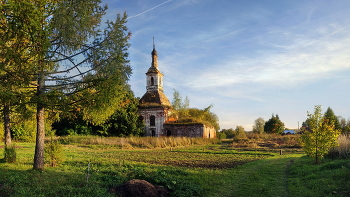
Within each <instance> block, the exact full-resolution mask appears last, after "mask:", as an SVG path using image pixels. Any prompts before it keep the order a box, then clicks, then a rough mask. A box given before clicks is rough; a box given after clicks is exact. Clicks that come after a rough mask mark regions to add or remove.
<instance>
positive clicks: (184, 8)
mask: <svg viewBox="0 0 350 197" xmlns="http://www.w3.org/2000/svg"><path fill="white" fill-rule="evenodd" d="M102 2H103V3H104V4H108V6H109V10H108V12H107V15H106V17H107V18H109V19H113V18H115V16H116V13H122V12H124V11H126V12H127V14H128V16H129V19H128V23H127V26H128V28H129V30H130V31H131V33H132V38H131V40H130V44H131V47H130V48H129V53H130V56H129V60H130V64H131V66H132V68H133V75H132V77H131V79H130V82H129V83H130V85H131V88H132V90H133V91H134V93H135V96H137V97H141V96H142V95H143V94H144V93H145V92H146V76H145V73H146V72H147V69H148V68H149V67H150V66H151V51H152V37H154V38H155V44H156V49H157V51H158V60H159V69H160V70H161V72H162V73H163V74H164V75H165V76H164V93H165V94H166V95H167V96H168V98H169V99H170V101H171V100H172V94H173V89H176V90H178V91H179V92H180V94H181V95H182V96H183V97H185V96H188V98H189V100H190V107H193V108H200V109H203V108H205V107H207V106H209V105H210V104H213V105H214V107H213V108H212V111H213V112H214V113H216V114H217V115H218V117H219V120H220V127H221V129H228V128H236V126H238V125H239V126H243V127H244V128H245V130H246V131H250V130H251V129H252V125H253V123H254V121H255V119H257V118H259V117H262V118H264V119H265V120H266V121H267V120H268V119H269V118H270V117H271V115H272V114H278V115H279V117H280V119H281V120H282V122H284V123H285V126H286V127H288V128H297V126H298V121H299V123H300V125H301V123H302V122H303V121H304V120H305V119H306V118H307V111H310V112H313V109H314V106H315V105H322V109H323V111H325V110H326V109H327V108H328V107H331V108H332V109H333V111H334V113H335V114H336V115H338V116H343V117H344V118H346V119H348V118H349V117H350V105H349V104H350V102H349V101H350V99H349V98H350V91H349V85H350V78H349V76H350V1H348V0H337V1H329V0H293V1H288V0H249V1H247V0H103V1H102Z"/></svg>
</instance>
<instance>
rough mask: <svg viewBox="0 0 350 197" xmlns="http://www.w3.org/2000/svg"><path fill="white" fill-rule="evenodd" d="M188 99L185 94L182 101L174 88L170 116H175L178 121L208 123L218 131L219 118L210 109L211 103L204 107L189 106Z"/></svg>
mask: <svg viewBox="0 0 350 197" xmlns="http://www.w3.org/2000/svg"><path fill="white" fill-rule="evenodd" d="M189 105H190V101H189V99H188V97H187V96H186V99H185V101H182V97H181V95H180V93H179V92H178V91H176V90H174V95H173V101H172V110H173V111H172V116H173V117H176V118H177V119H178V120H177V121H178V122H199V123H203V124H205V125H210V126H213V127H214V128H215V130H216V131H219V129H220V126H219V118H218V117H217V115H216V114H215V113H213V112H211V111H210V109H211V108H212V107H213V105H209V106H208V107H206V108H204V109H197V108H189Z"/></svg>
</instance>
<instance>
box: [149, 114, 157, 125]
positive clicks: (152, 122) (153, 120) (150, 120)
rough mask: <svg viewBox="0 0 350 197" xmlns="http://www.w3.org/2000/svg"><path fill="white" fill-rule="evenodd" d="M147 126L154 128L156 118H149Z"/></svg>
mask: <svg viewBox="0 0 350 197" xmlns="http://www.w3.org/2000/svg"><path fill="white" fill-rule="evenodd" d="M149 122H150V123H149V125H150V126H156V117H155V116H153V115H152V116H151V117H150V118H149Z"/></svg>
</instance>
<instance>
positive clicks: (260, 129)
mask: <svg viewBox="0 0 350 197" xmlns="http://www.w3.org/2000/svg"><path fill="white" fill-rule="evenodd" d="M264 126H265V120H264V119H263V118H261V117H259V118H258V119H256V120H255V122H254V125H253V133H256V134H262V133H264Z"/></svg>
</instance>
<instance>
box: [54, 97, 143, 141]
mask: <svg viewBox="0 0 350 197" xmlns="http://www.w3.org/2000/svg"><path fill="white" fill-rule="evenodd" d="M68 115H69V116H68V117H65V118H61V119H60V120H59V121H56V122H55V123H53V125H52V126H53V128H54V129H55V130H57V133H56V134H57V135H59V136H64V135H100V136H119V137H123V136H138V135H142V134H143V129H144V125H143V122H142V121H141V120H140V119H139V114H138V99H137V98H135V97H134V95H133V93H132V92H131V91H129V92H128V93H127V94H125V96H124V98H123V100H122V101H121V103H120V106H119V107H118V108H116V110H115V112H114V113H113V114H112V115H111V116H110V117H109V118H108V119H107V120H106V121H105V122H104V123H101V124H98V125H95V124H92V123H90V122H88V121H85V120H83V117H82V114H81V113H79V112H71V113H70V114H68ZM70 117H75V118H70Z"/></svg>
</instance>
